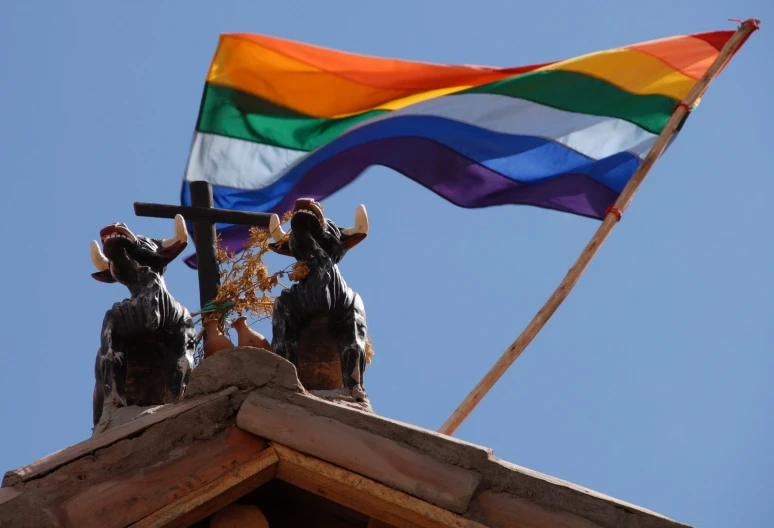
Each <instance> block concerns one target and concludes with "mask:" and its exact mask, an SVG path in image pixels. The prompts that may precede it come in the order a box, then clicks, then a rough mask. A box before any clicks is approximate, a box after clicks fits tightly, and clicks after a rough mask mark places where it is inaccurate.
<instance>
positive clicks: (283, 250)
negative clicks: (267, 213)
mask: <svg viewBox="0 0 774 528" xmlns="http://www.w3.org/2000/svg"><path fill="white" fill-rule="evenodd" d="M269 236H270V237H271V238H272V239H274V242H271V243H269V249H271V250H272V251H274V252H275V253H279V254H280V255H285V256H287V257H290V256H292V255H291V253H290V237H289V236H288V234H287V233H285V231H284V230H283V229H282V225H280V219H279V216H277V215H275V214H273V215H271V218H269Z"/></svg>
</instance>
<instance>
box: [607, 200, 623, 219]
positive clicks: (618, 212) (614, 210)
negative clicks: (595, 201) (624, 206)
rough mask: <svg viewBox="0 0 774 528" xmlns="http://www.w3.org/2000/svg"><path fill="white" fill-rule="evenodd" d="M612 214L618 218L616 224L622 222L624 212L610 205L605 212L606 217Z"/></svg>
mask: <svg viewBox="0 0 774 528" xmlns="http://www.w3.org/2000/svg"><path fill="white" fill-rule="evenodd" d="M610 213H613V214H614V215H615V217H616V218H618V220H616V222H620V221H621V217H622V216H623V211H621V210H620V209H617V208H615V207H613V204H610V205H608V206H607V211H605V216H607V215H609V214H610Z"/></svg>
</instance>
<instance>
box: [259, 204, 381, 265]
mask: <svg viewBox="0 0 774 528" xmlns="http://www.w3.org/2000/svg"><path fill="white" fill-rule="evenodd" d="M269 234H270V235H271V237H272V239H273V240H274V243H273V244H271V245H270V247H271V249H272V250H274V251H275V252H277V253H280V254H282V255H287V256H292V257H293V258H295V259H296V260H308V259H309V258H310V257H311V254H312V252H313V251H314V249H315V248H314V245H313V244H312V242H311V240H314V242H315V243H316V244H317V245H318V246H319V247H320V249H322V250H323V251H324V252H325V253H326V254H327V255H328V256H329V257H330V258H331V260H333V262H334V263H336V264H338V263H339V262H340V261H341V259H342V258H344V255H345V254H346V253H347V251H349V250H350V249H352V248H353V247H355V246H356V245H358V244H359V243H360V242H362V241H363V239H365V237H366V236H368V214H367V213H366V208H365V206H364V205H362V204H361V205H359V206H358V208H357V209H356V210H355V225H354V226H353V227H347V228H343V229H342V228H339V227H338V226H337V225H336V224H335V223H334V222H333V221H332V220H330V219H328V218H325V216H324V215H323V212H322V208H321V207H320V204H319V203H317V202H316V201H315V200H314V199H312V198H299V199H298V200H296V205H295V207H294V208H293V217H292V218H291V220H290V232H289V233H285V231H284V230H283V229H282V226H281V225H280V219H279V217H278V216H277V215H272V217H271V219H270V221H269Z"/></svg>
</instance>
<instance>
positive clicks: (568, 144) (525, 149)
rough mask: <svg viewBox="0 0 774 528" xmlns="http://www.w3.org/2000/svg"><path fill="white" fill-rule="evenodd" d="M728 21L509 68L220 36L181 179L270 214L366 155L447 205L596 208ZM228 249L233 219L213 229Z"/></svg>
mask: <svg viewBox="0 0 774 528" xmlns="http://www.w3.org/2000/svg"><path fill="white" fill-rule="evenodd" d="M732 34H733V31H718V32H712V33H701V34H695V35H688V36H678V37H672V38H667V39H662V40H655V41H650V42H645V43H642V44H636V45H632V46H626V47H623V48H617V49H612V50H608V51H602V52H598V53H591V54H588V55H583V56H580V57H576V58H571V59H567V60H563V61H558V62H551V63H547V64H537V65H532V66H522V67H514V68H494V67H484V66H464V65H456V66H455V65H440V64H428V63H421V62H412V61H405V60H397V59H385V58H375V57H368V56H363V55H355V54H352V53H345V52H342V51H335V50H331V49H325V48H321V47H317V46H312V45H308V44H302V43H298V42H293V41H288V40H283V39H279V38H274V37H269V36H263V35H253V34H224V35H221V37H220V42H219V45H218V48H217V51H216V53H215V57H214V58H213V61H212V65H211V67H210V70H209V73H208V75H207V81H206V85H205V88H204V95H203V98H202V102H201V109H200V111H199V118H198V121H197V123H196V132H195V135H194V139H193V144H192V148H191V153H190V157H189V161H188V167H187V170H186V174H185V180H184V183H183V189H182V203H183V205H190V198H189V192H188V182H191V181H197V180H204V181H207V182H210V183H211V184H212V185H213V193H214V201H215V207H219V208H228V209H239V210H247V211H258V212H276V213H280V214H281V213H283V212H285V211H288V210H290V209H292V207H293V204H294V202H295V200H296V198H299V197H313V198H316V199H318V200H322V199H324V198H325V197H327V196H330V195H331V194H332V193H335V192H336V191H337V190H339V189H341V188H342V187H344V186H345V185H347V184H348V183H350V182H351V181H353V180H354V179H355V178H357V177H358V175H359V174H361V173H362V172H363V171H364V170H365V169H366V168H368V167H369V166H372V165H383V166H386V167H389V168H391V169H394V170H395V171H397V172H399V173H401V174H403V175H404V176H407V177H408V178H411V179H412V180H414V181H416V182H417V183H419V184H421V185H423V186H424V187H426V188H428V189H430V190H431V191H433V192H435V193H437V194H438V195H440V196H441V197H443V198H445V199H446V200H448V201H450V202H452V203H454V204H457V205H459V206H462V207H471V208H475V207H488V206H495V205H502V204H524V205H532V206H538V207H544V208H548V209H553V210H557V211H563V212H567V213H574V214H577V215H582V216H587V217H592V218H603V217H604V215H605V211H606V209H607V207H608V206H609V205H610V204H612V203H613V202H614V201H615V199H616V197H617V196H618V194H619V193H620V192H621V190H622V189H623V187H624V186H625V185H626V182H627V181H628V180H629V178H630V177H631V176H632V174H633V173H634V171H635V170H636V169H637V167H638V166H639V165H640V163H641V161H642V159H643V158H644V156H645V155H646V154H647V153H648V151H649V150H650V148H651V147H652V145H653V143H654V142H655V140H656V137H657V136H658V134H659V133H660V132H661V130H662V128H663V127H664V126H665V125H666V123H667V121H668V120H669V118H670V116H671V115H672V113H673V111H674V109H675V105H676V104H677V103H679V102H681V101H682V99H683V98H684V97H685V96H686V95H687V94H688V92H689V91H690V90H691V88H692V87H693V86H694V85H695V84H696V82H697V80H698V79H699V78H700V77H701V76H702V75H703V74H704V72H705V71H706V70H707V68H709V66H710V64H711V63H712V62H713V61H714V60H715V58H716V57H717V56H718V53H719V51H720V49H721V48H722V47H723V45H724V44H725V43H726V41H727V40H728V39H729V38H730V37H731V35H732ZM218 229H219V231H220V234H221V238H222V240H223V241H224V242H226V244H227V245H228V246H229V247H231V248H232V249H238V248H239V247H241V243H242V242H243V241H244V240H246V237H247V229H248V228H247V227H245V226H229V225H219V226H218Z"/></svg>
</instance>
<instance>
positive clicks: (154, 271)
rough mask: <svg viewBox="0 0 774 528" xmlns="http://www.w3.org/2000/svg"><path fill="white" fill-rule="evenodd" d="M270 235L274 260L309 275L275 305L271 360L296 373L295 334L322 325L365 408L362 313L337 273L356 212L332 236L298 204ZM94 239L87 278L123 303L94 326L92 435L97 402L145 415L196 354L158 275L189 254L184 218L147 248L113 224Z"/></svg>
mask: <svg viewBox="0 0 774 528" xmlns="http://www.w3.org/2000/svg"><path fill="white" fill-rule="evenodd" d="M269 232H270V235H271V237H272V240H273V243H272V244H271V245H270V247H271V249H272V250H273V251H275V252H277V253H279V254H282V255H287V256H291V257H293V258H295V259H296V260H298V261H304V262H305V263H306V264H307V266H308V267H309V270H310V272H309V274H308V275H307V276H306V277H305V278H304V279H302V280H300V281H299V282H298V283H296V284H294V285H293V286H292V287H290V288H288V289H285V290H283V291H282V293H281V294H280V295H279V296H278V297H277V299H276V300H275V303H274V315H273V319H272V340H271V347H272V349H273V351H274V352H275V353H277V354H278V355H280V356H281V357H284V358H285V359H287V360H289V361H290V362H291V363H293V364H294V365H295V366H296V368H298V360H299V356H298V350H299V341H300V339H301V335H302V332H303V331H304V329H305V328H306V326H307V325H308V324H309V323H310V321H312V319H314V318H315V317H318V316H321V315H323V316H327V318H328V321H329V323H330V330H331V334H332V335H333V337H334V338H335V341H336V344H337V346H338V352H339V354H340V359H341V377H342V380H343V385H344V388H345V389H347V390H348V391H349V394H350V395H351V396H352V397H353V398H354V399H355V400H357V401H362V400H364V399H365V397H366V395H365V389H364V382H363V378H364V373H365V365H366V350H365V340H366V333H367V327H366V316H365V308H364V306H363V301H362V299H361V298H360V296H359V295H358V294H357V293H356V292H354V291H353V290H352V289H351V288H350V287H349V286H347V284H346V282H344V279H343V278H342V276H341V273H340V272H339V268H338V263H339V262H340V261H341V259H342V258H343V257H344V255H345V254H346V253H347V251H348V250H349V249H351V248H353V247H354V246H356V245H357V244H358V243H359V242H361V241H362V240H363V239H364V238H365V237H366V235H367V234H368V217H367V214H366V210H365V207H364V206H362V205H361V206H359V207H358V209H357V210H356V213H355V225H354V227H351V228H340V227H338V226H337V225H336V224H335V223H334V222H333V221H331V220H330V219H328V218H325V216H324V215H323V213H322V208H321V207H320V204H318V203H317V202H315V201H314V200H313V199H309V198H304V199H299V200H297V201H296V204H295V208H294V210H293V216H292V218H291V220H290V231H289V233H287V234H286V233H285V232H284V231H283V230H282V227H281V226H280V220H279V218H278V217H277V216H276V215H273V216H272V217H271V222H270V224H269ZM100 239H101V242H102V248H100V245H99V243H97V241H92V243H91V259H92V262H93V263H94V265H95V266H96V268H97V270H98V271H97V272H96V273H93V274H92V277H94V278H95V279H96V280H98V281H101V282H106V283H114V282H118V283H121V284H123V285H124V286H126V287H127V288H128V289H129V293H130V298H128V299H125V300H123V301H121V302H118V303H115V304H114V305H113V307H112V308H111V309H110V310H108V311H107V313H106V314H105V317H104V319H103V323H102V333H101V336H100V348H99V351H98V352H97V359H96V363H95V368H94V371H95V372H94V375H95V378H96V382H95V386H94V397H93V405H94V416H93V419H94V424H95V425H96V424H97V423H98V422H99V420H100V417H101V416H102V411H103V406H104V404H105V402H110V403H111V404H112V405H114V406H117V407H122V406H127V405H139V406H145V405H160V404H163V403H170V402H173V401H176V400H178V399H179V398H180V397H182V395H183V393H184V391H185V387H186V385H187V383H188V379H189V376H190V374H191V371H192V370H193V356H194V350H195V346H196V345H195V340H196V332H195V329H194V323H193V319H192V318H191V314H190V313H189V311H188V310H187V309H186V308H185V307H184V306H183V305H181V304H180V303H179V302H177V301H176V300H175V299H174V298H173V297H172V295H170V293H169V291H167V287H166V285H165V283H164V272H165V271H166V268H167V266H168V265H169V263H170V262H172V261H173V260H174V259H175V258H176V257H177V256H178V255H180V253H181V252H182V251H183V250H184V249H185V247H186V246H187V244H188V232H187V230H186V226H185V221H184V219H183V217H182V216H180V215H177V217H176V218H175V221H174V235H173V236H172V237H171V238H167V239H156V238H148V237H145V236H141V235H137V234H134V233H132V232H131V231H130V230H129V228H128V227H127V226H126V225H125V224H123V223H116V224H111V225H108V226H106V227H104V228H103V229H102V230H101V231H100Z"/></svg>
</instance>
